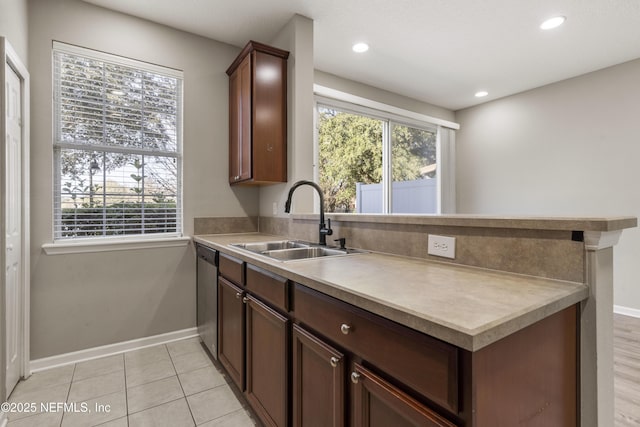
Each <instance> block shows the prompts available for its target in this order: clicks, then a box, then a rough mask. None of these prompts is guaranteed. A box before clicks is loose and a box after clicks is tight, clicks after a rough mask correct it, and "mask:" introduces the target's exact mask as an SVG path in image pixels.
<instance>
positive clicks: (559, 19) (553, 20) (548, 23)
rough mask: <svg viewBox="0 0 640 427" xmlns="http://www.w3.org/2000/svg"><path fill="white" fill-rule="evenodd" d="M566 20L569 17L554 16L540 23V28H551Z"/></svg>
mask: <svg viewBox="0 0 640 427" xmlns="http://www.w3.org/2000/svg"><path fill="white" fill-rule="evenodd" d="M566 20H567V18H566V17H565V16H554V17H553V18H549V19H547V20H546V21H544V22H543V23H542V24H540V28H542V29H543V30H550V29H552V28H556V27H559V26H560V25H562V24H564V21H566Z"/></svg>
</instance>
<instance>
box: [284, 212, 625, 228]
mask: <svg viewBox="0 0 640 427" xmlns="http://www.w3.org/2000/svg"><path fill="white" fill-rule="evenodd" d="M326 215H327V217H328V218H331V220H332V221H342V222H360V223H385V224H404V225H433V226H452V227H480V228H507V229H515V228H517V229H528V230H555V231H558V230H563V231H616V230H624V229H627V228H634V227H637V225H638V219H637V218H636V217H633V216H617V217H575V218H570V217H567V218H552V217H528V216H502V217H492V216H488V215H465V214H456V215H383V214H379V215H377V214H344V213H328V214H326ZM291 217H292V218H293V220H316V221H317V218H318V215H317V214H293V215H291Z"/></svg>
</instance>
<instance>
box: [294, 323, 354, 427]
mask: <svg viewBox="0 0 640 427" xmlns="http://www.w3.org/2000/svg"><path fill="white" fill-rule="evenodd" d="M292 343H293V346H292V347H293V351H292V353H293V361H292V369H293V396H292V400H293V425H294V426H296V427H343V426H344V425H345V416H344V414H345V412H344V409H345V405H344V402H345V393H344V384H345V368H346V367H345V359H344V356H343V354H342V353H340V352H339V351H337V350H336V349H334V348H333V347H331V346H329V345H328V344H326V343H325V342H323V341H321V340H320V339H319V338H317V337H315V336H313V335H312V334H311V333H309V332H307V331H305V330H304V329H302V328H301V327H300V326H298V325H293V339H292Z"/></svg>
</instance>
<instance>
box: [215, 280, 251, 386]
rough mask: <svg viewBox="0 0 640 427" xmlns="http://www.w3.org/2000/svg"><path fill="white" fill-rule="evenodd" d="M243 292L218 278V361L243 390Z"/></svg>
mask: <svg viewBox="0 0 640 427" xmlns="http://www.w3.org/2000/svg"><path fill="white" fill-rule="evenodd" d="M243 296H244V291H243V290H242V289H240V288H239V287H237V286H235V285H234V284H233V283H231V282H229V281H228V280H226V279H225V278H224V277H222V276H219V278H218V360H220V363H222V366H224V368H225V369H226V370H227V373H228V374H229V376H230V377H231V379H232V380H233V382H234V383H236V385H237V386H238V388H239V389H240V390H241V391H242V390H244V343H245V341H244V308H245V307H244V303H243V301H242V298H243Z"/></svg>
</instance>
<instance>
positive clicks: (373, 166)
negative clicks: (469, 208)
mask: <svg viewBox="0 0 640 427" xmlns="http://www.w3.org/2000/svg"><path fill="white" fill-rule="evenodd" d="M317 113H318V115H317V118H318V119H317V122H318V123H317V125H318V126H317V128H318V135H317V141H318V153H317V156H318V181H319V184H320V186H321V188H322V189H323V192H324V194H325V209H326V210H327V212H355V213H404V214H434V213H438V212H439V200H438V193H439V190H438V162H437V141H438V138H437V137H438V128H437V127H436V126H434V125H431V124H429V123H416V122H415V121H413V120H409V119H407V122H404V123H403V122H402V117H397V116H393V117H390V116H385V115H384V114H383V113H382V112H380V111H372V110H369V109H365V108H362V107H357V106H354V105H345V104H344V103H340V102H336V103H335V104H334V103H332V102H331V101H329V102H326V103H325V102H320V103H318V106H317Z"/></svg>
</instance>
